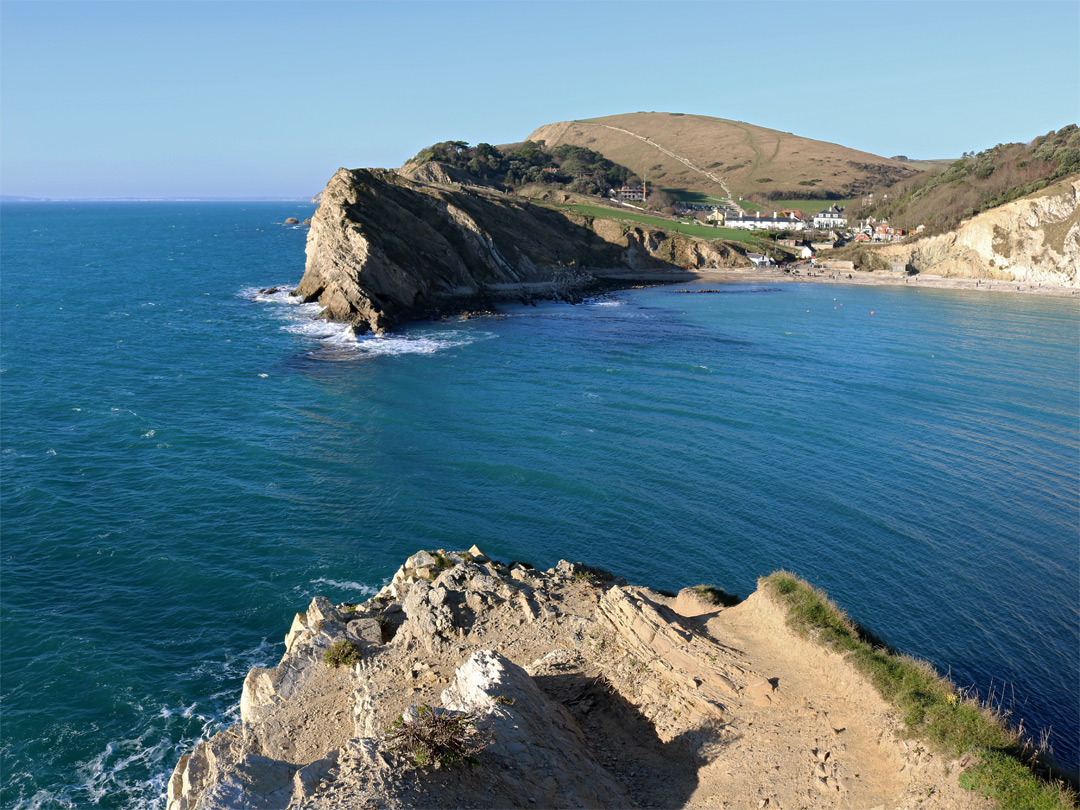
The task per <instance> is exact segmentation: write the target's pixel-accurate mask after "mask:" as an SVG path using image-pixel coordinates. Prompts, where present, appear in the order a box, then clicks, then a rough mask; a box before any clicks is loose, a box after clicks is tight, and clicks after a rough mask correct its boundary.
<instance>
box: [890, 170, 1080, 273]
mask: <svg viewBox="0 0 1080 810" xmlns="http://www.w3.org/2000/svg"><path fill="white" fill-rule="evenodd" d="M879 255H880V256H881V257H883V258H884V259H885V261H886V263H894V264H895V263H907V264H910V265H911V266H912V267H913V268H914V269H916V270H918V271H919V272H925V273H933V274H935V275H940V276H959V277H966V278H987V279H1000V280H1003V281H1016V282H1020V283H1024V284H1034V283H1043V284H1063V285H1076V284H1077V283H1078V277H1077V272H1078V270H1080V179H1076V178H1073V179H1071V180H1067V181H1064V182H1062V183H1058V184H1056V185H1054V186H1051V187H1049V188H1046V189H1044V190H1042V191H1040V192H1038V193H1036V194H1033V195H1031V196H1029V197H1024V198H1023V199H1020V200H1016V201H1014V202H1011V203H1006V204H1005V205H1001V206H998V207H997V208H994V209H991V210H990V211H986V212H984V213H982V214H979V215H977V216H975V217H972V218H971V219H969V220H966V221H964V222H963V223H961V225H960V227H959V228H957V229H956V230H955V231H951V232H949V233H946V234H941V235H940V236H932V237H928V238H926V239H920V240H917V241H914V242H911V243H900V244H896V245H889V246H888V247H885V248H882V249H881V250H880V252H879Z"/></svg>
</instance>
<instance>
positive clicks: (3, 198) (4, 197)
mask: <svg viewBox="0 0 1080 810" xmlns="http://www.w3.org/2000/svg"><path fill="white" fill-rule="evenodd" d="M14 202H20V203H24V202H25V203H30V202H33V203H51V202H62V203H76V202H302V203H310V202H311V195H310V194H308V195H306V196H303V197H21V196H17V195H12V194H0V203H14Z"/></svg>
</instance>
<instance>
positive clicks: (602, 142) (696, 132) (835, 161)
mask: <svg viewBox="0 0 1080 810" xmlns="http://www.w3.org/2000/svg"><path fill="white" fill-rule="evenodd" d="M529 140H530V141H534V142H535V141H541V140H542V141H544V142H545V143H546V144H547V147H548V148H549V149H553V148H556V147H558V146H560V145H562V144H573V145H575V146H581V147H586V148H588V149H592V150H595V151H597V152H600V153H601V154H603V155H604V157H606V158H607V159H608V160H610V161H613V162H614V163H617V164H619V165H621V166H626V167H627V168H629V169H630V170H631V171H633V172H636V173H638V174H641V173H643V172H648V176H649V180H650V181H651V182H653V183H656V184H657V185H658V186H660V187H663V188H666V189H671V190H675V191H678V190H685V191H691V192H698V193H701V194H706V195H712V196H717V197H726V196H728V195H729V194H731V195H734V196H736V197H745V198H747V199H756V200H759V201H766V200H790V199H845V198H849V197H854V196H857V195H859V194H863V193H866V192H868V191H870V190H872V189H874V188H879V187H883V186H887V185H890V184H892V183H895V182H897V181H899V180H901V179H904V178H908V177H913V176H914V175H916V174H917V172H918V170H917V169H915V168H913V167H912V166H910V165H909V164H906V163H904V162H901V161H898V160H893V159H891V158H884V157H880V156H878V155H871V154H869V153H867V152H860V151H858V150H855V149H848V148H847V147H844V146H839V145H837V144H833V143H826V142H825V141H815V140H811V139H809V138H801V137H799V136H797V135H792V134H791V133H788V132H778V131H777V130H773V129H766V128H765V127H758V126H754V125H753V124H745V123H742V122H740V121H727V120H725V119H722V118H710V117H708V116H704V115H684V114H682V113H655V112H650V113H640V112H639V113H629V114H625V115H612V116H606V117H603V118H591V119H586V120H581V121H562V122H559V123H555V124H547V125H545V126H542V127H540V128H539V129H537V130H535V131H534V132H533V133H532V134H531V135H529Z"/></svg>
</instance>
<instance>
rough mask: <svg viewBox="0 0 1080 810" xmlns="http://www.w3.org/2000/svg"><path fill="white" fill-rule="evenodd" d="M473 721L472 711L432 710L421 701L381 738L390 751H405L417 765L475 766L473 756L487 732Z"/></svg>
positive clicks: (487, 737)
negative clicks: (461, 712) (468, 712)
mask: <svg viewBox="0 0 1080 810" xmlns="http://www.w3.org/2000/svg"><path fill="white" fill-rule="evenodd" d="M477 720H478V717H477V716H476V715H475V714H458V713H456V712H451V711H447V710H446V709H433V708H431V707H430V706H428V705H426V704H423V703H422V704H420V705H419V706H416V707H415V708H414V709H413V710H412V712H411V715H410V716H409V717H408V718H406V717H405V716H404V715H398V717H397V719H395V720H394V722H393V723H391V724H390V727H389V728H388V729H387V730H386V734H385V740H386V743H387V745H388V747H389V748H390V750H391V751H398V752H401V753H403V754H406V755H407V756H408V757H409V758H410V759H411V760H412V764H413V765H414V766H415V767H417V768H426V767H427V766H429V765H432V766H434V767H435V768H448V767H450V766H453V765H458V764H462V763H464V764H469V765H476V764H478V762H479V760H477V758H476V755H477V754H479V753H480V752H481V751H483V750H484V749H485V748H487V746H488V745H489V744H490V742H491V735H490V733H489V732H488V731H487V730H485V729H482V728H480V727H479V726H478V725H477Z"/></svg>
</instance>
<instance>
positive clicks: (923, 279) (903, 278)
mask: <svg viewBox="0 0 1080 810" xmlns="http://www.w3.org/2000/svg"><path fill="white" fill-rule="evenodd" d="M590 272H591V273H592V274H593V275H594V276H596V277H597V278H601V279H619V280H625V281H651V282H666V283H671V284H677V283H679V282H706V283H708V282H714V283H719V284H724V283H728V284H735V283H741V284H753V283H768V284H772V283H788V284H791V283H810V284H837V285H839V284H855V285H860V286H875V287H883V286H887V287H911V288H916V289H917V288H923V289H937V290H960V291H964V292H979V293H982V292H987V293H1011V294H1013V295H1041V296H1050V297H1053V298H1072V297H1073V296H1080V286H1075V287H1073V286H1068V285H1064V284H1038V283H1037V284H1030V283H1027V284H1025V283H1017V282H1011V281H1002V280H1000V279H977V278H966V277H965V278H959V277H951V276H935V275H932V274H925V273H919V274H917V275H914V276H908V275H901V274H899V273H884V272H876V273H875V272H869V271H865V270H853V271H851V272H850V273H843V272H835V273H833V274H831V275H830V273H829V272H828V271H822V272H821V273H820V274H815V275H813V276H808V275H802V274H800V275H793V274H791V273H785V272H783V271H781V270H763V269H760V268H752V269H729V268H719V267H717V268H710V267H705V268H700V269H691V270H672V271H668V270H644V271H635V270H615V271H603V270H599V271H598V270H592V269H590ZM849 275H850V278H849Z"/></svg>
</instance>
